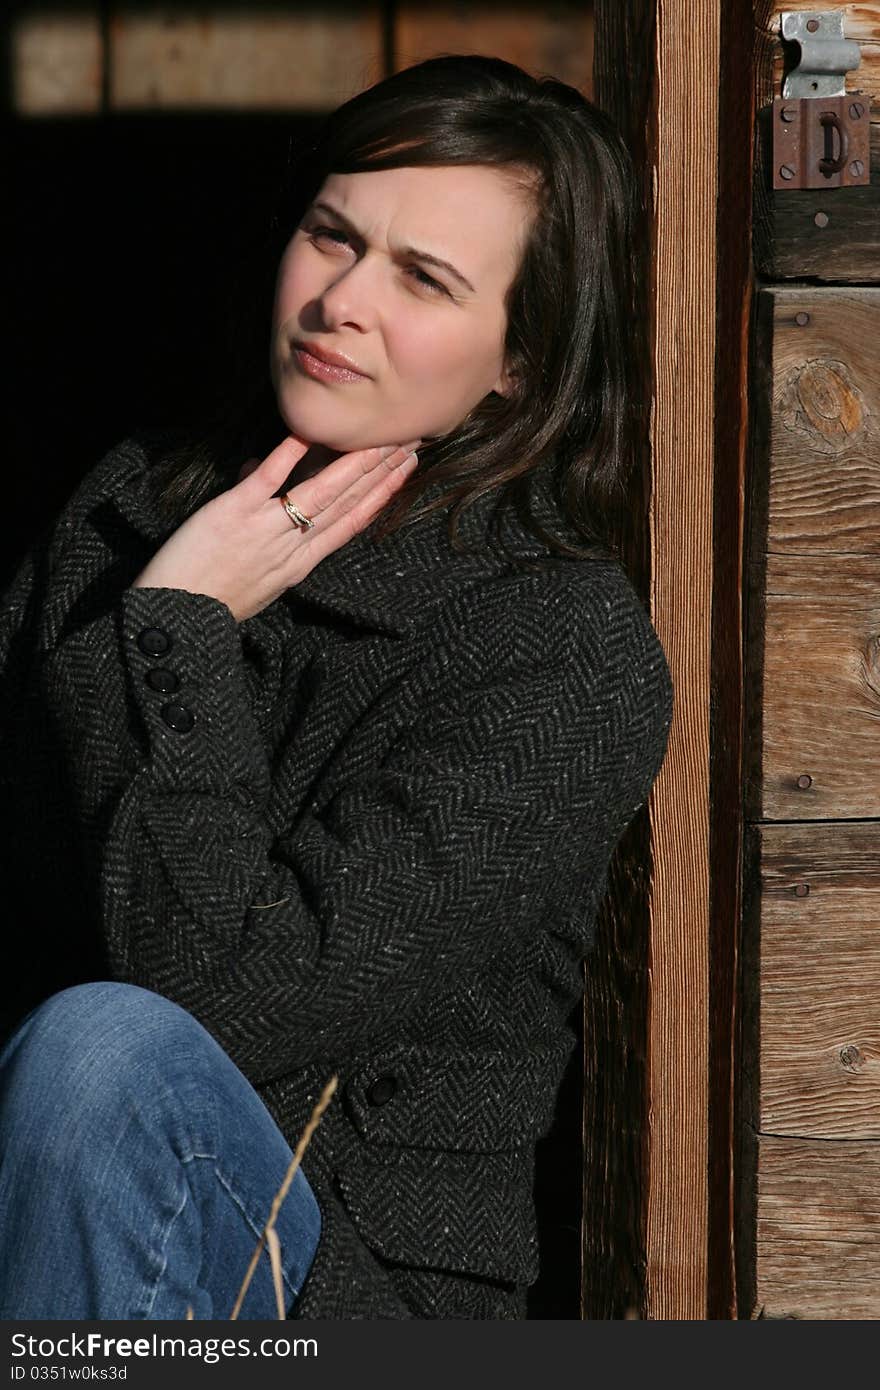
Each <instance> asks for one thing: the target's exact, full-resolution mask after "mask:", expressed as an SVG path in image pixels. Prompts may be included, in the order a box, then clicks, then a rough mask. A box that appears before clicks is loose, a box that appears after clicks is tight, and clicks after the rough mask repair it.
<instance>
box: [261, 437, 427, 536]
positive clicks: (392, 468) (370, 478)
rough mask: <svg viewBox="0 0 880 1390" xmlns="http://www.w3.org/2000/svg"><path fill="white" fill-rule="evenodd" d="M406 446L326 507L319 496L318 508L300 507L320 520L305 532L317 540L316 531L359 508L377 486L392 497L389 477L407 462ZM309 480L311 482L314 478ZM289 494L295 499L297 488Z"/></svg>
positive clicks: (381, 492)
mask: <svg viewBox="0 0 880 1390" xmlns="http://www.w3.org/2000/svg"><path fill="white" fill-rule="evenodd" d="M405 447H406V446H401V448H400V449H396V450H395V451H394V453H393V454H391V455H389V457H388V458H387V459H384V460H383V461H382V465H381V466H380V467H378V468H373V469H371V470H370V471H369V472H368V473H364V474H362V475H361V476H360V477H359V478H357V479H356V480H355V482H353V483H352V484H351V485H350V486H349V487H347V488H346V489H345V491H344V492H342V493H340V494H339V496H337V497H335V498H334V499H333V500H332V501H331V502H330V504H329V505H328V506H326V507H323V508H321V507H320V502H321V499H320V497H319V498H318V499H317V504H318V509H313V510H312V511H307V510H306V509H305V508H303V507H302V506H300V510H305V511H306V515H307V516H311V517H312V519H313V520H314V521H315V522H316V523H317V530H315V531H313V530H309V531H308V532H307V533H306V534H308V535H309V536H310V537H311V538H312V539H314V537H315V535H316V534H317V531H321V532H324V531H326V530H327V528H328V527H329V526H332V525H333V523H334V522H336V521H337V520H338V519H339V518H340V517H342V516H345V515H346V514H347V513H348V512H350V511H351V510H352V508H353V507H356V506H357V504H358V503H359V502H360V501H361V499H364V498H367V497H369V496H371V495H372V494H373V493H374V492H375V491H376V490H377V489H379V496H380V497H382V498H387V497H389V496H390V495H391V493H390V492H389V491H388V489H387V488H386V486H385V485H386V483H387V482H388V481H389V479H396V478H397V474H398V473H399V471H400V468H401V466H403V464H404V463H405V461H406V456H405V455H404V449H405ZM410 452H411V451H410ZM416 462H418V459H416ZM309 481H311V479H310V480H309ZM383 489H384V490H383ZM392 490H393V489H392ZM287 495H288V497H289V498H290V499H291V500H292V501H294V502H295V501H296V497H295V490H293V489H291V490H290V491H289V492H288V494H287ZM296 505H300V504H296Z"/></svg>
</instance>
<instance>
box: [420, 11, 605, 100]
mask: <svg viewBox="0 0 880 1390" xmlns="http://www.w3.org/2000/svg"><path fill="white" fill-rule="evenodd" d="M593 32H594V31H593V6H592V5H591V4H588V3H587V4H585V3H584V2H583V0H557V3H556V4H554V5H552V6H541V5H536V4H535V3H534V0H504V2H503V3H498V0H494V3H493V0H473V3H471V4H459V3H455V0H445V3H437V2H436V0H433V2H432V3H426V4H417V3H410V4H406V3H402V4H398V5H396V6H395V7H394V66H395V69H399V68H404V67H409V65H410V64H411V63H416V62H420V61H421V60H422V59H424V58H430V57H432V56H434V55H435V54H440V53H491V54H494V55H495V56H496V57H498V58H505V59H506V60H507V61H508V62H509V63H516V64H518V66H519V67H522V68H525V69H526V71H527V72H531V73H534V74H535V76H542V75H544V74H546V75H548V76H551V77H558V78H559V79H560V80H561V81H562V82H568V83H570V85H571V86H573V87H577V88H578V89H579V90H580V91H582V92H584V93H585V95H587V96H592V92H593Z"/></svg>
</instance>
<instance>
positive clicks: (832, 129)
mask: <svg viewBox="0 0 880 1390" xmlns="http://www.w3.org/2000/svg"><path fill="white" fill-rule="evenodd" d="M870 113H871V102H870V98H869V97H868V96H867V95H866V94H865V93H864V92H846V93H844V94H843V95H840V96H833V97H800V98H798V97H796V98H794V99H792V98H790V97H777V98H776V99H775V101H774V102H773V187H774V189H782V188H847V187H851V186H855V185H857V184H866V183H870V181H871V160H870V138H869V135H870Z"/></svg>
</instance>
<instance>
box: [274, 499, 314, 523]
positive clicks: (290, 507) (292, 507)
mask: <svg viewBox="0 0 880 1390" xmlns="http://www.w3.org/2000/svg"><path fill="white" fill-rule="evenodd" d="M278 501H279V502H280V503H281V505H282V507H283V508H284V510H285V511H286V512H287V515H288V516H289V517H290V519H291V521H293V522H295V523H296V525H297V526H305V527H306V529H307V530H310V529H311V527H312V526H314V524H315V523H314V522H313V521H312V518H311V517H310V516H306V514H305V512H301V511H300V509H299V507H297V506H296V504H295V503H294V502H291V500H290V498H289V497H288V495H287V493H286V492H282V494H281V496H280V497H279V498H278Z"/></svg>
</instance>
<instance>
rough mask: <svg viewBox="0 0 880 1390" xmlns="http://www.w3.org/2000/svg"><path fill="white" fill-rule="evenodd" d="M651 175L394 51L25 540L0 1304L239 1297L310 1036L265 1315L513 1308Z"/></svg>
mask: <svg viewBox="0 0 880 1390" xmlns="http://www.w3.org/2000/svg"><path fill="white" fill-rule="evenodd" d="M634 212H635V203H634V181H633V178H632V174H631V170H630V167H629V164H628V160H627V157H626V154H625V151H624V150H623V147H622V145H621V142H620V140H619V138H618V136H617V135H616V134H615V132H614V130H613V128H612V127H611V125H610V123H609V121H608V120H607V119H606V118H605V117H604V116H603V115H602V114H601V112H599V111H598V110H596V108H594V107H593V106H592V105H591V104H590V103H589V102H587V101H586V100H585V99H584V98H583V97H582V96H581V95H580V94H579V93H578V92H576V91H575V90H574V89H573V88H570V87H567V86H565V85H564V84H561V83H559V82H556V81H554V80H552V79H545V80H542V81H537V80H535V79H533V78H532V77H530V76H528V75H527V74H526V73H524V72H523V71H522V70H520V69H518V68H516V67H514V66H512V65H510V64H508V63H505V62H503V61H501V60H499V59H494V58H488V57H481V56H474V55H471V56H448V57H442V58H436V59H430V60H428V61H427V62H424V63H421V64H419V65H417V66H415V67H413V68H410V69H407V70H405V71H403V72H400V73H397V74H396V75H394V76H392V77H390V78H388V79H387V80H385V81H383V82H380V83H378V84H377V85H376V86H374V87H372V88H370V89H368V90H367V91H365V92H363V93H361V94H359V95H358V96H357V97H355V98H353V99H352V100H351V101H349V102H347V103H346V104H345V105H344V106H342V107H341V108H340V109H339V110H338V111H337V112H336V113H334V115H333V116H332V117H331V118H330V119H329V120H328V122H327V123H326V125H325V127H324V129H323V132H322V134H321V137H320V139H319V140H318V141H317V143H316V144H315V146H313V147H312V148H311V149H310V150H309V151H308V152H307V154H306V156H305V158H304V159H303V160H301V161H300V164H299V166H298V168H297V169H296V171H295V175H294V178H293V179H292V180H291V201H290V206H289V207H288V208H287V210H286V220H284V219H282V220H281V222H280V225H279V232H280V233H281V237H282V241H283V243H284V249H283V254H282V255H281V258H280V263H276V264H277V276H276V279H275V283H274V286H273V288H274V301H273V313H272V331H271V360H270V368H271V370H270V372H269V373H266V371H265V364H264V362H261V364H260V367H261V374H262V377H263V378H264V381H263V382H262V383H260V382H258V383H257V385H256V386H254V387H253V388H251V387H250V386H248V385H247V384H246V383H244V382H243V383H241V384H240V387H239V391H238V393H237V396H236V400H235V402H234V405H235V408H236V411H237V412H238V416H237V418H234V417H233V415H229V416H224V417H223V418H222V419H220V420H219V422H218V423H217V427H216V429H215V430H214V433H213V434H212V435H211V436H210V437H208V438H206V439H205V440H203V441H202V442H201V443H200V444H199V445H188V444H181V442H180V441H179V440H172V439H170V438H160V437H158V436H153V437H150V438H133V439H130V440H128V441H125V442H124V443H122V444H121V445H119V446H118V447H117V448H115V449H114V450H112V451H111V452H110V454H109V455H108V456H107V457H106V458H105V459H104V460H103V461H102V462H101V463H100V464H99V465H98V466H97V467H96V468H95V469H94V470H93V471H92V473H91V474H90V475H89V476H88V477H87V478H86V479H85V481H84V482H83V483H82V484H81V486H80V488H79V489H78V490H77V492H76V493H75V495H74V496H73V498H72V500H71V502H70V503H69V504H68V506H67V508H66V509H65V512H64V514H63V515H62V516H61V517H60V518H59V520H58V521H57V523H55V525H54V526H53V527H52V528H50V530H49V531H48V532H47V535H46V537H45V539H44V542H43V543H42V545H39V546H36V547H34V548H33V550H32V552H31V553H30V555H29V556H28V558H27V560H26V562H25V564H24V565H23V566H22V568H21V570H20V572H19V574H18V577H17V579H16V582H15V583H14V585H13V587H12V590H11V591H10V593H9V594H8V595H7V597H6V600H5V604H4V615H3V621H4V646H3V663H4V673H5V686H4V706H5V709H4V713H5V715H6V720H5V727H6V729H7V733H8V740H7V741H8V750H7V756H6V757H5V760H4V767H5V772H4V779H5V786H4V800H5V803H6V805H7V807H8V808H10V810H9V814H8V819H9V820H10V829H9V830H8V831H7V834H6V850H7V856H8V870H7V879H8V882H9V883H10V885H11V886H10V889H9V890H8V891H9V892H13V891H14V892H15V893H17V895H18V899H19V901H20V902H21V903H22V916H20V917H19V918H18V919H17V920H18V921H19V922H20V923H22V930H21V931H19V933H18V934H17V938H16V939H17V941H18V943H19V945H18V950H17V952H16V955H17V957H18V961H17V967H16V970H15V978H16V984H17V992H16V997H15V998H14V999H13V1000H11V1001H9V1002H8V1003H7V1019H8V1024H7V1033H8V1039H7V1042H6V1046H5V1048H4V1051H3V1053H2V1056H0V1125H2V1134H3V1162H2V1168H0V1203H2V1205H3V1221H4V1222H5V1225H6V1230H7V1236H6V1247H7V1256H6V1259H5V1260H4V1266H5V1272H4V1274H3V1276H2V1284H0V1307H2V1313H3V1315H4V1316H6V1317H40V1316H51V1317H112V1318H126V1317H141V1318H144V1317H146V1318H158V1317H183V1316H185V1310H186V1307H187V1306H192V1307H193V1311H194V1314H195V1316H196V1317H200V1318H201V1317H211V1316H213V1317H227V1316H228V1315H229V1310H230V1307H231V1303H232V1300H233V1297H234V1293H235V1291H236V1290H237V1289H238V1286H239V1283H240V1281H241V1278H242V1277H243V1274H244V1269H245V1267H246V1264H247V1258H248V1256H249V1254H250V1252H251V1250H252V1249H253V1246H254V1243H255V1240H256V1237H257V1235H258V1234H259V1231H260V1229H261V1227H262V1224H263V1221H264V1220H265V1218H266V1216H267V1215H268V1211H269V1206H270V1203H271V1200H272V1197H273V1195H274V1193H275V1191H276V1189H277V1188H278V1186H279V1184H280V1182H281V1179H282V1177H283V1175H284V1172H285V1169H286V1166H287V1162H288V1161H289V1158H290V1155H291V1151H292V1148H293V1147H294V1146H295V1145H296V1143H297V1142H298V1139H299V1137H300V1135H301V1133H302V1130H303V1128H304V1126H305V1124H306V1122H307V1120H308V1118H309V1116H310V1114H311V1112H312V1109H313V1107H314V1105H315V1103H316V1101H317V1099H318V1096H319V1095H320V1093H321V1091H322V1088H323V1087H324V1085H325V1084H326V1082H327V1081H328V1079H329V1078H330V1077H331V1076H334V1075H335V1076H336V1077H337V1078H338V1087H337V1091H336V1092H335V1093H334V1096H333V1098H332V1101H331V1103H330V1105H329V1106H328V1108H327V1110H326V1113H325V1114H324V1116H323V1118H322V1120H321V1123H320V1125H319V1126H318V1128H317V1129H316V1131H315V1132H314V1135H313V1137H312V1139H311V1142H310V1144H309V1146H308V1148H307V1150H306V1152H305V1156H304V1159H303V1162H302V1166H301V1168H300V1169H299V1170H298V1172H297V1175H296V1179H295V1181H294V1184H293V1187H292V1188H291V1191H290V1193H289V1195H288V1197H287V1199H286V1202H285V1204H284V1205H283V1206H282V1209H281V1214H280V1216H279V1221H278V1232H279V1236H280V1239H281V1247H282V1253H283V1257H284V1273H285V1280H286V1293H287V1302H286V1304H285V1307H286V1311H287V1315H288V1316H289V1317H294V1318H327V1317H329V1318H379V1317H391V1318H444V1317H456V1318H457V1317H462V1318H522V1317H524V1316H525V1306H526V1304H525V1297H526V1291H527V1289H528V1286H529V1284H530V1283H531V1282H533V1281H534V1279H535V1278H536V1276H537V1273H538V1262H537V1245H536V1238H535V1220H534V1204H533V1197H532V1181H533V1175H534V1155H535V1145H536V1143H537V1140H538V1139H539V1138H540V1136H541V1135H542V1134H544V1133H546V1131H547V1130H548V1129H549V1126H550V1123H551V1120H552V1117H553V1109H554V1102H555V1099H556V1093H557V1089H558V1086H559V1082H560V1079H561V1077H562V1074H563V1071H564V1069H565V1065H566V1063H567V1061H568V1059H569V1057H570V1054H571V1050H572V1046H573V1043H574V1038H573V1035H572V1032H571V1030H570V1028H569V1027H568V1026H567V1022H566V1020H567V1018H568V1017H569V1015H570V1012H571V1009H572V1007H573V1005H574V1003H575V1001H576V999H577V997H578V995H579V993H580V992H581V990H582V988H583V982H582V973H581V961H582V958H583V956H584V954H585V953H586V952H587V951H588V950H589V949H590V947H591V945H592V941H593V933H594V927H595V918H596V912H597V908H598V905H599V902H600V900H601V898H602V894H603V891H604V888H605V883H606V874H607V867H608V862H609V859H610V856H611V854H612V852H613V850H614V848H615V846H616V844H617V842H618V840H619V839H620V836H621V834H622V833H623V831H624V829H625V828H626V827H627V825H628V824H629V823H630V822H631V820H632V818H633V816H634V815H635V813H636V811H637V810H638V808H639V807H640V806H641V805H642V804H643V803H644V801H645V799H646V797H647V795H648V792H649V790H650V787H651V785H652V783H653V780H654V778H655V777H656V775H657V772H658V770H659V767H660V765H661V762H662V759H663V756H664V752H665V747H666V741H667V736H668V729H669V724H670V720H671V707H672V689H671V681H670V677H669V671H668V667H667V665H666V662H665V659H664V655H663V651H662V648H661V646H660V644H659V641H658V640H657V637H656V634H655V633H654V631H653V629H652V627H651V624H650V621H649V619H648V616H647V614H646V612H645V609H644V607H643V605H642V603H641V601H640V599H639V598H638V596H637V594H636V592H635V590H634V588H633V586H632V584H631V582H630V580H629V578H628V577H627V576H626V574H625V572H624V570H623V568H622V565H621V563H620V561H619V559H618V558H617V556H616V554H615V548H614V547H615V540H614V537H615V534H616V533H618V532H619V530H620V528H621V526H622V525H623V524H624V522H625V518H626V512H627V509H628V508H631V507H632V506H633V500H632V499H633V493H632V490H631V484H630V479H631V477H632V475H633V463H634V458H635V446H634V439H635V438H636V437H637V433H638V425H639V411H638V409H637V406H636V398H635V396H634V394H633V357H634V355H635V347H636V344H637V339H635V338H634V336H633V335H634V333H635V329H636V325H637V324H638V321H639V310H638V304H637V299H636V295H635V289H634V285H633V275H632V265H633V262H634V253H633V236H634ZM264 350H265V349H263V351H264ZM334 356H337V357H338V358H342V359H347V361H348V363H349V364H350V369H349V370H347V371H346V370H338V369H337V370H335V371H334V370H333V368H332V366H331V367H328V365H327V359H328V358H329V359H330V360H331V362H332V360H333V358H334ZM637 366H638V364H636V367H637ZM396 445H400V446H401V447H400V448H396V449H395V448H394V446H396ZM413 446H418V453H417V455H416V456H412V455H411V453H410V450H411V448H412V447H413ZM25 1010H30V1011H29V1012H27V1013H26V1014H25V1016H24V1017H23V1018H22V1013H23V1011H25ZM59 1271H63V1273H59ZM248 1300H249V1301H246V1302H245V1304H244V1307H243V1309H242V1314H241V1315H242V1316H245V1317H271V1316H273V1311H274V1306H275V1305H274V1299H273V1295H272V1286H271V1280H270V1277H269V1273H268V1268H267V1265H266V1262H265V1260H264V1261H262V1262H261V1264H260V1266H259V1273H258V1277H257V1278H255V1280H254V1283H253V1285H252V1286H251V1291H250V1292H249V1295H248Z"/></svg>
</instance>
